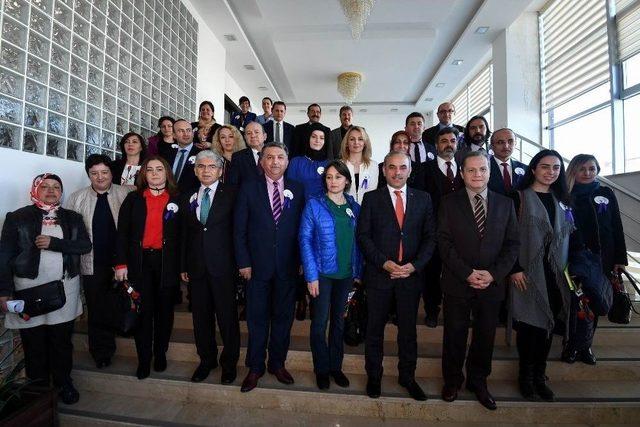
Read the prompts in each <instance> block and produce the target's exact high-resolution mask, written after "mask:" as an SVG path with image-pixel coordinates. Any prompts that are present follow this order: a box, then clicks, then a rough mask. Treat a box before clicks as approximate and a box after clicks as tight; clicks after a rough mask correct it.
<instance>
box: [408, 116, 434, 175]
mask: <svg viewBox="0 0 640 427" xmlns="http://www.w3.org/2000/svg"><path fill="white" fill-rule="evenodd" d="M423 129H424V116H423V115H422V113H419V112H417V111H414V112H413V113H411V114H409V115H408V116H407V118H406V119H405V120H404V131H405V132H406V133H407V134H408V135H409V139H410V141H409V142H411V147H410V148H409V156H411V161H412V162H414V163H418V164H422V163H424V162H428V161H429V160H433V159H435V158H436V146H435V141H434V142H433V143H428V142H425V141H424V140H423V139H422V130H423Z"/></svg>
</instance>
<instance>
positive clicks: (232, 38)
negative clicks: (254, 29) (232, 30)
mask: <svg viewBox="0 0 640 427" xmlns="http://www.w3.org/2000/svg"><path fill="white" fill-rule="evenodd" d="M224 38H225V40H226V41H228V42H234V41H236V40H238V39H237V38H236V36H234V35H233V34H225V35H224Z"/></svg>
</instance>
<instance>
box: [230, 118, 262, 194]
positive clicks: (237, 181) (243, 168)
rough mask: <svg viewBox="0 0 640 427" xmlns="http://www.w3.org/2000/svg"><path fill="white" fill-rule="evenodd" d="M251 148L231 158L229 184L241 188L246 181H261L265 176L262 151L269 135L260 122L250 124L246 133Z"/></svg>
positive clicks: (237, 152) (236, 153) (238, 152)
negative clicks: (262, 165) (262, 166)
mask: <svg viewBox="0 0 640 427" xmlns="http://www.w3.org/2000/svg"><path fill="white" fill-rule="evenodd" d="M244 137H245V140H246V141H247V145H248V146H249V147H247V148H245V149H244V150H240V151H236V152H235V153H233V155H232V156H231V165H232V166H231V171H230V172H229V183H230V184H232V185H236V186H238V187H239V186H240V185H241V184H242V183H243V182H244V181H247V180H252V179H260V178H261V177H262V176H263V172H262V168H261V167H260V151H261V150H262V147H263V146H264V141H265V139H266V138H267V134H266V133H264V129H263V128H262V125H261V124H260V123H258V122H249V124H247V128H246V129H245V132H244Z"/></svg>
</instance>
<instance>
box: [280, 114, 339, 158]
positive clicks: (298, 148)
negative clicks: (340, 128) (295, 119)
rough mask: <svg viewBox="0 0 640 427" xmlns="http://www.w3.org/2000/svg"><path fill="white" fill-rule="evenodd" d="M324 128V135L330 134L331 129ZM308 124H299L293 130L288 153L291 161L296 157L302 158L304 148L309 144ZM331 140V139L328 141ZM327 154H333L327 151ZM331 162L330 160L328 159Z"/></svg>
mask: <svg viewBox="0 0 640 427" xmlns="http://www.w3.org/2000/svg"><path fill="white" fill-rule="evenodd" d="M323 127H324V133H325V135H330V134H331V129H329V128H328V127H326V126H323ZM310 133H311V132H309V122H307V123H301V124H299V125H297V126H296V127H295V129H294V130H293V145H292V146H291V150H290V151H289V158H290V159H292V158H294V157H297V156H304V153H305V147H306V146H307V145H308V144H309V135H310ZM329 140H331V139H329ZM327 153H331V154H333V152H332V151H327ZM329 160H332V159H329Z"/></svg>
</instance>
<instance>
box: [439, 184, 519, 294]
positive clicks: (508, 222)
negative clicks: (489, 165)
mask: <svg viewBox="0 0 640 427" xmlns="http://www.w3.org/2000/svg"><path fill="white" fill-rule="evenodd" d="M485 227H486V228H485V235H484V237H483V238H482V239H480V236H479V235H478V227H477V226H476V222H475V219H474V216H473V207H472V206H471V202H470V201H469V196H468V195H467V190H466V189H465V188H462V189H460V190H458V191H456V192H455V193H451V194H449V195H447V196H445V197H444V198H443V199H442V202H441V204H440V211H439V213H438V248H439V250H440V257H441V258H442V265H443V269H442V278H441V280H440V286H441V287H442V292H443V293H444V294H447V295H451V296H455V297H462V298H471V297H474V296H477V297H478V298H488V299H495V300H502V299H504V296H505V285H504V278H505V277H506V276H507V274H509V272H510V270H511V268H512V267H513V264H514V263H515V261H516V258H517V257H518V251H519V247H520V241H519V234H518V221H517V219H516V212H515V209H514V207H513V202H512V201H511V199H509V198H507V197H505V196H502V195H500V194H498V193H496V192H494V191H491V190H489V191H488V193H487V218H486V226H485ZM474 269H476V270H487V271H489V273H491V275H492V276H493V278H494V282H493V283H491V284H490V285H489V287H487V288H486V289H483V290H476V289H473V288H472V287H471V286H469V283H468V282H467V277H469V275H470V274H471V273H472V270H474Z"/></svg>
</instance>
